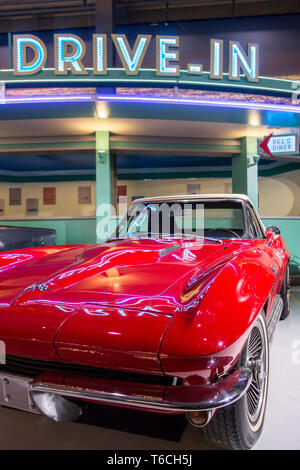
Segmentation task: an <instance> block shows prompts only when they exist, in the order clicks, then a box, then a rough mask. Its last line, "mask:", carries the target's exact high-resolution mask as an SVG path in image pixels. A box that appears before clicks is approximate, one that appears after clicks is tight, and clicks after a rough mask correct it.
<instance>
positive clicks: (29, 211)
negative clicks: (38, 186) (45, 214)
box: [26, 198, 39, 216]
mask: <svg viewBox="0 0 300 470" xmlns="http://www.w3.org/2000/svg"><path fill="white" fill-rule="evenodd" d="M38 214H39V200H38V199H37V198H28V199H26V215H30V216H36V215H38Z"/></svg>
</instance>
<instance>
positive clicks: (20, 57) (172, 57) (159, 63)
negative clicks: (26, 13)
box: [13, 34, 259, 82]
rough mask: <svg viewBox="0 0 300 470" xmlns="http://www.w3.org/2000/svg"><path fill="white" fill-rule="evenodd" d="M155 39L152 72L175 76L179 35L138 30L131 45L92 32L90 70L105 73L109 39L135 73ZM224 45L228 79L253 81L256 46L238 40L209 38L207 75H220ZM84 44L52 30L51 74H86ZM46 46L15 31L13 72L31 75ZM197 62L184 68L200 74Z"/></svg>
mask: <svg viewBox="0 0 300 470" xmlns="http://www.w3.org/2000/svg"><path fill="white" fill-rule="evenodd" d="M151 40H155V43H156V74H157V75H160V76H178V75H179V74H180V68H179V59H180V38H179V36H155V37H154V38H152V36H151V35H149V34H139V35H138V36H137V38H136V39H135V42H134V44H133V46H132V47H131V46H130V45H129V42H128V40H127V38H126V35H125V34H111V35H110V36H109V37H108V36H107V35H106V34H94V35H93V73H94V74H95V75H106V74H107V41H113V44H114V46H115V48H116V51H117V54H118V56H119V58H120V61H121V63H122V65H123V67H124V70H125V73H126V74H127V75H137V74H138V73H139V70H140V68H141V67H142V64H143V59H144V57H145V54H146V53H147V49H148V47H149V44H150V41H151ZM225 47H228V48H229V54H228V57H229V61H228V75H229V79H230V80H240V76H241V74H244V75H245V76H246V78H247V79H248V80H249V81H251V82H257V81H258V76H259V71H258V65H259V47H258V45H257V44H252V43H249V44H247V48H246V49H244V48H243V47H242V45H241V44H240V43H239V42H238V41H229V44H224V41H223V40H221V39H211V40H210V70H209V74H210V75H209V76H210V78H211V79H222V78H223V73H224V72H225V71H224V67H223V56H224V49H225ZM85 53H86V45H85V43H84V41H83V40H82V39H81V38H80V37H79V36H77V35H75V34H54V74H55V75H68V74H69V73H72V74H75V75H87V74H88V71H87V69H86V68H85V65H84V56H85ZM47 55H48V52H47V47H46V44H45V43H44V41H42V39H40V38H38V37H37V36H34V35H31V34H26V35H24V34H16V35H14V38H13V67H14V74H15V75H22V76H26V75H33V74H36V73H38V72H39V71H40V70H41V69H42V68H43V67H44V66H45V64H46V61H47ZM202 69H203V67H202V65H201V63H197V64H195V63H193V64H187V72H188V73H190V74H194V75H201V74H202Z"/></svg>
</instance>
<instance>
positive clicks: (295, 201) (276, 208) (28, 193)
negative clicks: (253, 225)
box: [0, 170, 300, 219]
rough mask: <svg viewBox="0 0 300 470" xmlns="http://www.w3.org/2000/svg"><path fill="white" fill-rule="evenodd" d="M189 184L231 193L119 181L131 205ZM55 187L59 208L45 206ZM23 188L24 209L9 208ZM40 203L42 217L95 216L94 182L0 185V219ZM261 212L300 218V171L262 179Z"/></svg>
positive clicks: (225, 183)
mask: <svg viewBox="0 0 300 470" xmlns="http://www.w3.org/2000/svg"><path fill="white" fill-rule="evenodd" d="M188 183H199V184H200V192H201V193H202V194H203V193H231V191H232V185H231V179H230V178H218V179H216V178H202V179H201V178H195V179H194V178H190V179H167V180H136V181H135V180H130V181H121V180H120V181H118V185H121V186H124V185H125V186H126V187H127V197H128V203H129V204H130V203H131V200H132V197H133V196H145V197H147V196H164V195H171V194H174V195H176V194H187V184H188ZM47 186H48V187H53V186H55V187H56V205H43V188H44V187H47ZM78 186H91V198H92V199H91V200H92V203H91V204H78ZM19 187H21V188H22V205H21V206H9V188H19ZM27 198H38V199H39V216H40V217H53V216H60V217H66V216H69V217H80V216H88V217H94V216H95V200H96V184H95V181H81V182H80V181H76V182H59V183H51V182H49V183H22V184H12V183H0V199H4V200H5V213H4V215H3V216H0V217H1V218H3V219H5V218H14V217H16V218H18V217H20V218H23V217H25V218H26V199H27ZM259 212H260V214H261V215H262V216H300V170H297V171H292V172H288V173H283V174H282V175H278V176H273V177H268V178H259Z"/></svg>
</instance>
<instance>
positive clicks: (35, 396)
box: [31, 392, 82, 421]
mask: <svg viewBox="0 0 300 470" xmlns="http://www.w3.org/2000/svg"><path fill="white" fill-rule="evenodd" d="M31 398H32V400H33V402H34V404H35V406H36V408H37V409H38V410H39V411H40V412H41V413H42V414H43V415H44V416H47V418H50V419H53V420H54V421H76V419H78V418H79V416H80V415H81V414H82V409H81V408H80V406H78V405H76V403H73V402H71V401H69V400H66V399H65V398H64V397H62V396H61V395H57V394H56V393H51V392H33V393H32V392H31Z"/></svg>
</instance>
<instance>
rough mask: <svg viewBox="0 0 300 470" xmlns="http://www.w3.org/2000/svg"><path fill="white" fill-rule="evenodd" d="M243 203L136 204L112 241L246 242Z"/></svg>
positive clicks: (216, 201) (179, 202)
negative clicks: (187, 239)
mask: <svg viewBox="0 0 300 470" xmlns="http://www.w3.org/2000/svg"><path fill="white" fill-rule="evenodd" d="M244 234H245V223H244V211H243V205H242V202H239V201H232V200H207V201H205V200H201V201H193V202H191V201H189V202H181V201H178V202H176V201H172V202H158V203H150V202H143V203H136V204H133V205H132V206H131V207H130V209H129V211H128V213H127V215H126V216H125V217H124V218H123V220H122V221H121V223H120V225H119V226H118V227H117V229H116V231H115V233H114V234H113V236H112V238H135V237H139V238H141V237H145V238H152V237H174V238H176V237H178V238H181V237H207V238H217V239H219V238H222V239H224V238H242V237H243V236H244Z"/></svg>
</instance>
